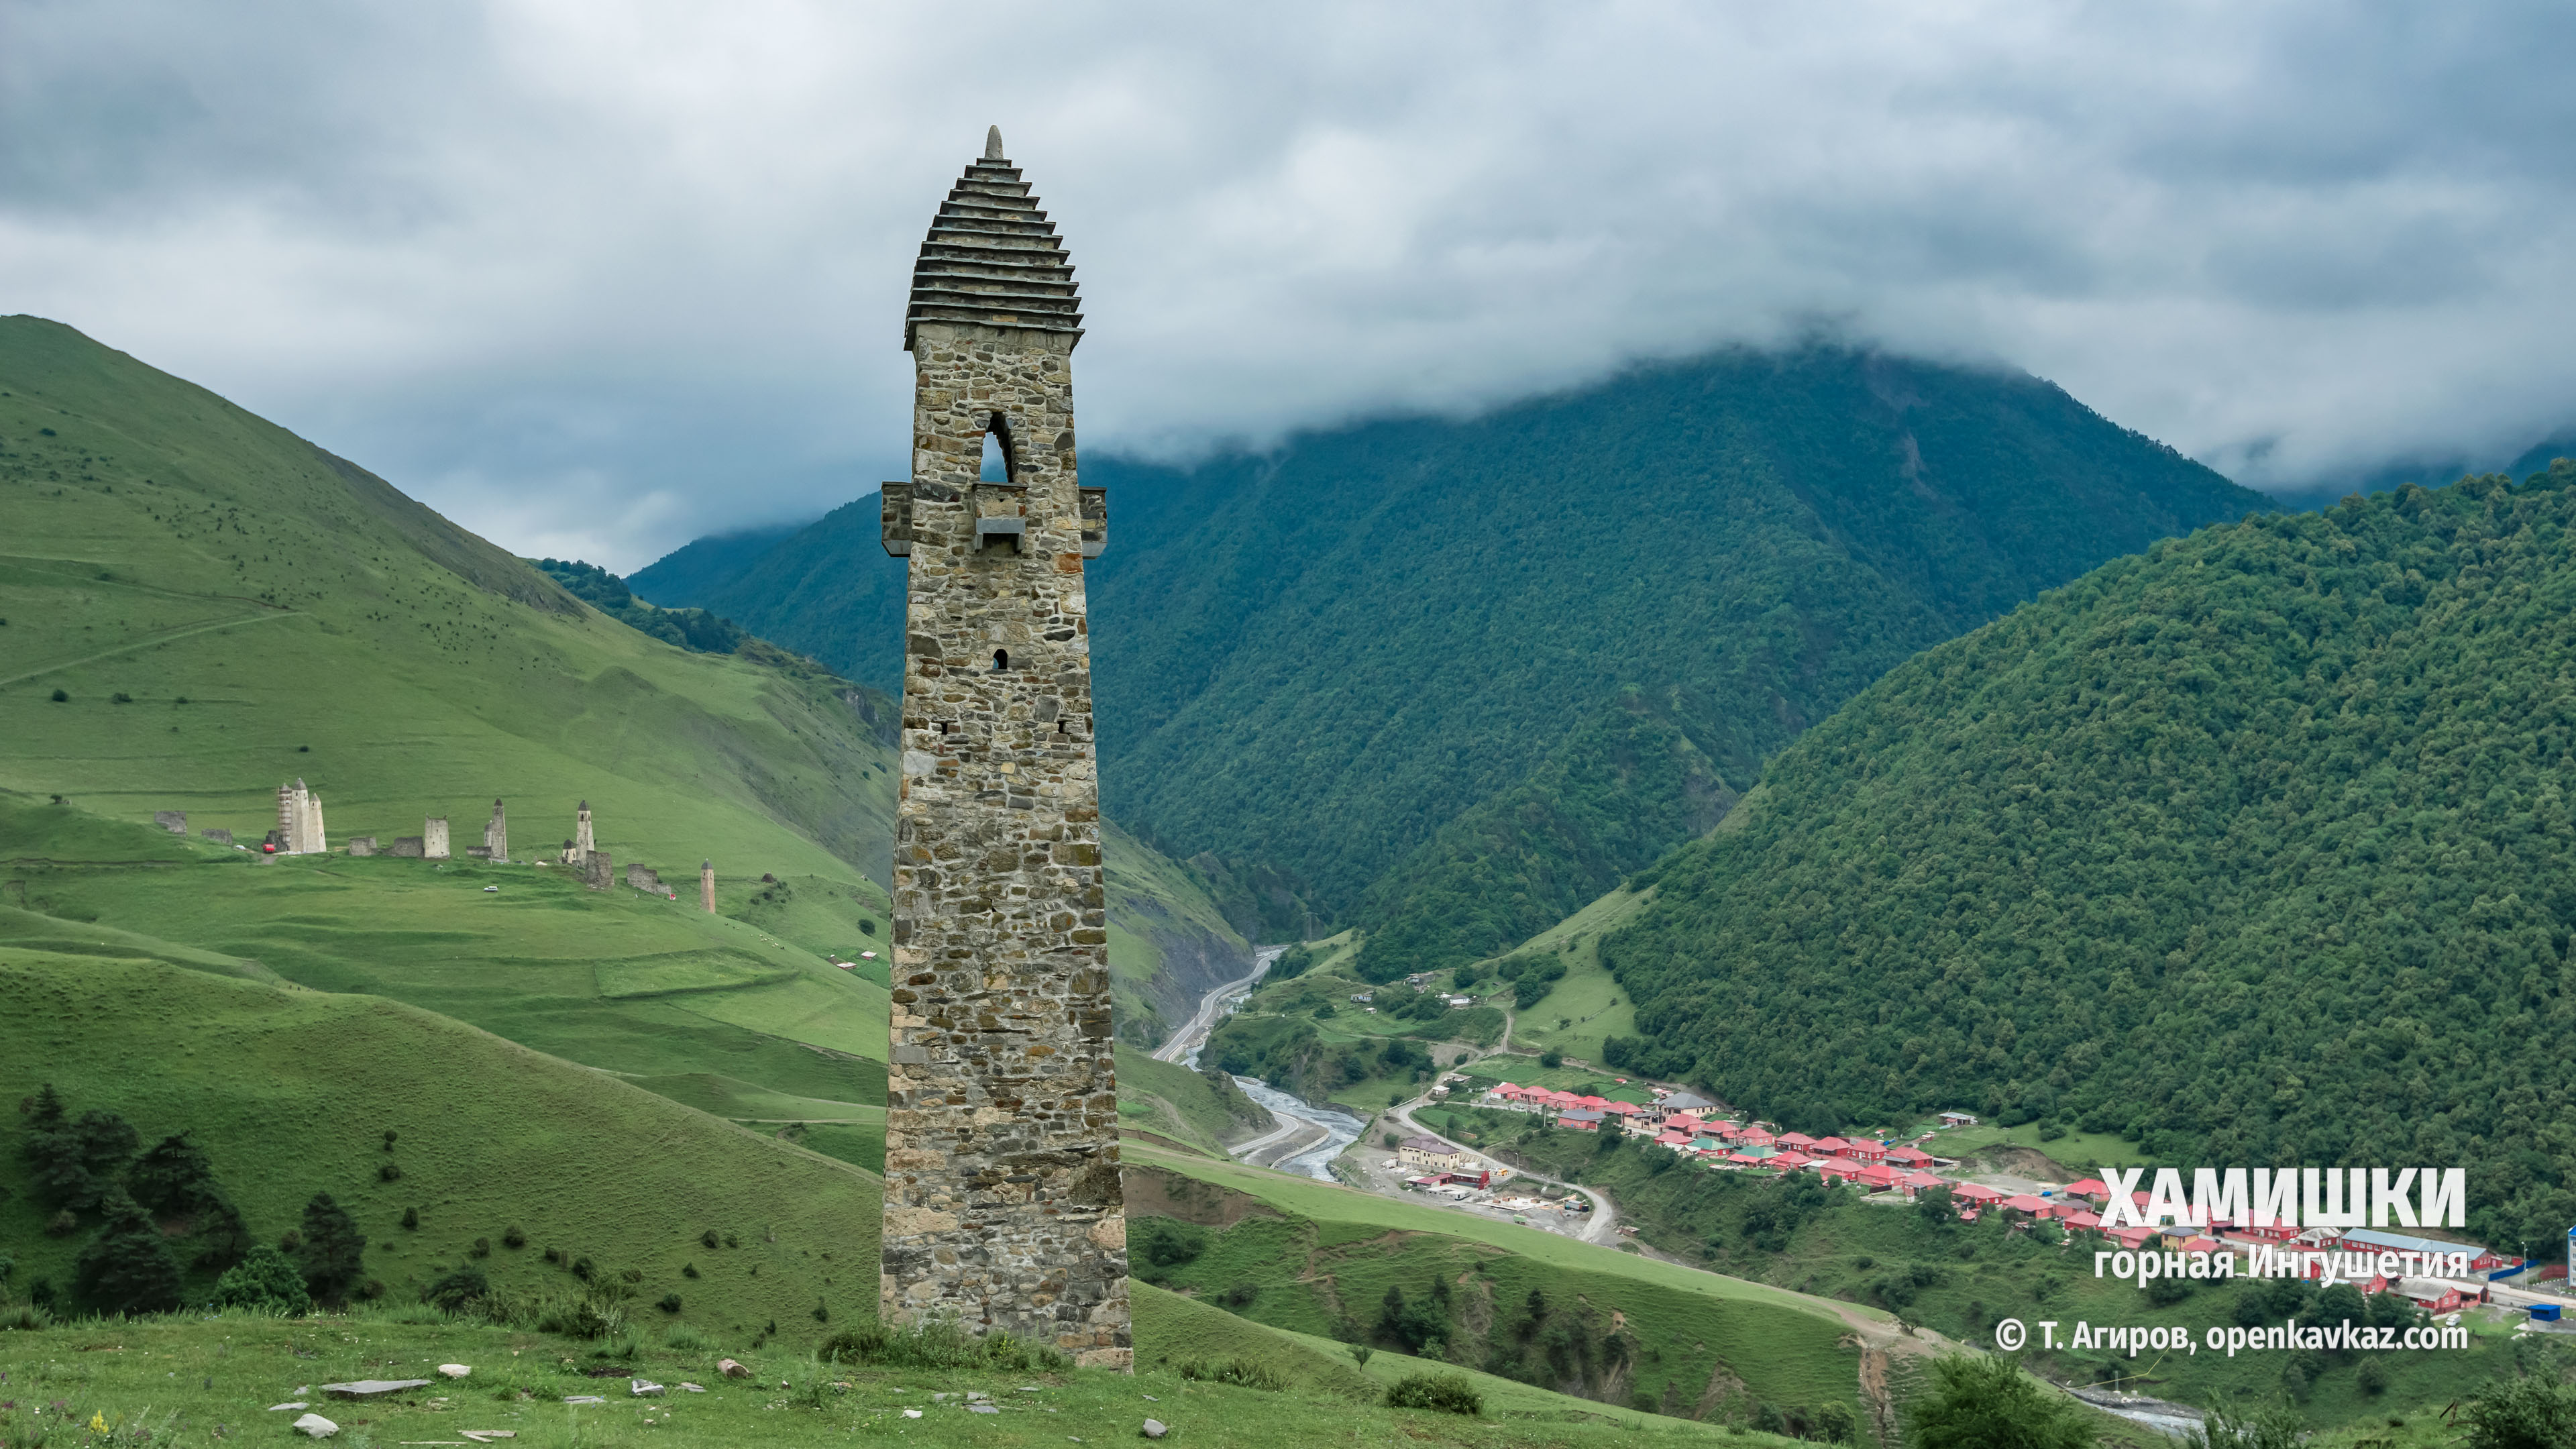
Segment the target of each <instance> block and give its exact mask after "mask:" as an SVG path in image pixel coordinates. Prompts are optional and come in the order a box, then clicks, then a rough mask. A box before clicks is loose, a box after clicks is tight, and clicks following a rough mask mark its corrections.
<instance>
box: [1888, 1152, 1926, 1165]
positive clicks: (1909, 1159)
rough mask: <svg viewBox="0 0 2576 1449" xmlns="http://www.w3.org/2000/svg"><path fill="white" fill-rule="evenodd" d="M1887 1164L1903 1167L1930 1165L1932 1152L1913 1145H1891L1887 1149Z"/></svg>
mask: <svg viewBox="0 0 2576 1449" xmlns="http://www.w3.org/2000/svg"><path fill="white" fill-rule="evenodd" d="M1887 1165H1888V1166H1890V1167H1903V1168H1920V1167H1930V1166H1931V1165H1932V1154H1931V1153H1929V1152H1925V1151H1922V1150H1920V1149H1918V1148H1913V1147H1891V1148H1889V1149H1887Z"/></svg>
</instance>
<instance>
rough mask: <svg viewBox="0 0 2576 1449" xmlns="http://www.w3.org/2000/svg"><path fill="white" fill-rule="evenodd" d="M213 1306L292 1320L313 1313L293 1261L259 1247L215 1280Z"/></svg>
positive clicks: (278, 1253)
mask: <svg viewBox="0 0 2576 1449" xmlns="http://www.w3.org/2000/svg"><path fill="white" fill-rule="evenodd" d="M214 1306H215V1307H217V1308H246V1309H248V1310H250V1311H251V1312H253V1313H273V1314H277V1315H279V1316H280V1317H288V1318H292V1317H296V1316H299V1315H302V1314H306V1313H310V1312H312V1311H313V1295H312V1293H311V1292H310V1291H309V1290H308V1289H306V1288H305V1286H304V1275H303V1274H302V1273H301V1272H299V1271H297V1269H296V1266H295V1263H294V1261H293V1260H292V1259H290V1258H288V1257H287V1256H286V1255H285V1254H284V1253H281V1252H279V1251H278V1250H277V1249H275V1248H272V1247H270V1246H269V1245H268V1244H266V1243H262V1244H260V1245H259V1246H257V1247H255V1248H252V1249H251V1250H250V1252H249V1253H248V1254H247V1255H245V1256H244V1257H243V1258H242V1260H241V1261H240V1262H238V1263H235V1264H234V1265H233V1266H231V1267H230V1268H227V1269H225V1270H224V1276H222V1277H221V1278H218V1279H216V1280H215V1297H214Z"/></svg>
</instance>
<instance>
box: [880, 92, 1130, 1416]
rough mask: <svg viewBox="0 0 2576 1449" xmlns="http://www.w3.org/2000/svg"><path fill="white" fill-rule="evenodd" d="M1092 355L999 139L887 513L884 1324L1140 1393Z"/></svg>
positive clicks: (943, 229)
mask: <svg viewBox="0 0 2576 1449" xmlns="http://www.w3.org/2000/svg"><path fill="white" fill-rule="evenodd" d="M1081 340H1082V313H1081V311H1080V303H1079V301H1078V300H1077V298H1076V296H1075V292H1074V282H1073V266H1072V264H1071V262H1070V261H1069V260H1068V259H1067V258H1066V255H1065V250H1064V246H1063V243H1062V242H1060V241H1059V240H1057V238H1056V235H1055V227H1054V226H1053V225H1052V224H1051V223H1049V222H1048V221H1047V217H1046V213H1045V212H1043V211H1040V210H1038V209H1037V203H1036V198H1034V197H1032V196H1031V195H1029V186H1028V183H1027V182H1025V181H1023V180H1021V179H1020V173H1019V171H1018V170H1017V169H1016V168H1015V167H1013V166H1012V165H1011V163H1010V162H1009V161H1008V160H1007V159H1005V158H1004V157H1003V155H1002V137H1001V132H1000V131H999V130H998V129H996V130H994V131H992V132H991V133H989V134H988V136H987V137H986V140H985V145H984V156H983V159H981V160H980V161H977V162H975V163H974V164H973V165H970V166H968V167H967V168H966V174H965V175H964V176H963V177H961V178H959V180H958V182H957V185H956V186H955V188H954V189H952V190H951V191H950V192H949V193H948V200H947V201H946V202H945V203H943V204H942V205H941V206H940V208H939V215H938V217H937V218H936V219H935V220H933V221H932V222H931V224H930V236H929V239H928V240H927V241H925V242H923V243H922V248H921V257H920V260H919V261H918V262H916V263H915V264H914V267H913V279H912V304H911V307H910V309H909V310H908V311H907V312H906V314H905V317H904V325H903V345H904V348H905V350H907V351H909V352H910V353H911V354H912V361H913V375H914V391H913V421H912V479H911V481H910V482H909V483H888V484H886V485H885V492H884V528H885V548H886V552H888V553H890V554H893V555H896V556H897V557H903V558H908V559H910V561H911V562H910V578H911V582H910V587H909V593H908V596H907V601H906V609H905V622H904V678H903V775H902V784H901V806H900V811H899V814H898V816H897V820H896V826H895V858H894V872H895V886H894V947H893V950H894V1016H893V1042H892V1048H893V1049H892V1051H891V1053H890V1054H889V1055H890V1065H889V1066H888V1068H887V1081H886V1103H887V1114H886V1194H885V1235H884V1262H883V1277H882V1279H881V1287H880V1294H881V1310H882V1315H883V1321H885V1322H887V1323H917V1322H923V1321H927V1320H930V1319H948V1320H951V1321H954V1322H956V1323H958V1324H959V1325H960V1326H961V1327H963V1328H965V1329H966V1330H967V1331H969V1332H972V1333H979V1334H980V1333H988V1332H992V1331H995V1330H1004V1331H1008V1332H1010V1333H1013V1334H1017V1335H1021V1336H1024V1337H1027V1338H1030V1339H1035V1340H1038V1341H1040V1342H1045V1343H1050V1344H1054V1345H1056V1346H1057V1347H1059V1348H1061V1349H1062V1350H1064V1351H1065V1352H1067V1353H1070V1354H1072V1355H1074V1357H1075V1359H1076V1361H1077V1362H1081V1363H1086V1364H1096V1365H1104V1366H1114V1367H1126V1366H1127V1365H1128V1364H1129V1363H1130V1362H1131V1361H1132V1358H1133V1350H1132V1348H1131V1341H1130V1339H1129V1336H1128V1306H1127V1230H1126V1218H1125V1216H1124V1209H1123V1199H1122V1197H1121V1195H1120V1191H1119V1185H1118V1139H1117V1116H1118V1104H1117V1098H1116V1085H1117V1084H1116V1081H1115V1077H1114V1069H1113V1067H1112V1064H1111V1058H1110V1019H1109V950H1108V940H1109V935H1108V930H1107V919H1106V916H1105V914H1104V911H1105V907H1106V900H1105V897H1104V895H1103V887H1102V882H1101V873H1100V793H1099V785H1098V782H1097V779H1096V778H1095V775H1094V773H1093V763H1092V742H1091V665H1090V653H1089V645H1090V639H1089V637H1088V628H1089V626H1088V623H1087V621H1086V620H1085V618H1084V609H1085V603H1084V598H1083V575H1082V561H1083V559H1084V558H1086V557H1090V556H1093V555H1096V554H1098V553H1099V551H1100V548H1101V545H1102V543H1103V541H1104V540H1105V537H1106V526H1107V519H1108V509H1107V506H1106V503H1105V501H1104V500H1105V495H1104V494H1103V492H1102V491H1101V490H1099V489H1096V488H1083V487H1081V486H1080V485H1079V484H1078V483H1077V482H1076V480H1075V476H1074V452H1073V390H1072V357H1073V349H1074V344H1075V343H1077V342H1079V341H1081ZM987 438H990V439H991V440H992V441H993V443H994V444H995V445H996V447H997V450H998V452H999V454H1000V457H1001V466H1000V467H999V468H998V469H997V470H994V471H996V472H997V473H998V475H999V476H997V477H991V478H987V477H984V476H982V473H983V471H984V470H983V468H982V463H983V459H984V456H985V451H986V446H985V445H986V439H987Z"/></svg>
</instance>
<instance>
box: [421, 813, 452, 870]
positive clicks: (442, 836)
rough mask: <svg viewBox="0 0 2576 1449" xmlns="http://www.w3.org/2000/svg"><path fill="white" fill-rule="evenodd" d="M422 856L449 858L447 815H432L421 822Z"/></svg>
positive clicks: (431, 858)
mask: <svg viewBox="0 0 2576 1449" xmlns="http://www.w3.org/2000/svg"><path fill="white" fill-rule="evenodd" d="M420 858H421V859H423V860H445V859H447V817H446V816H444V815H432V816H431V817H429V818H428V819H426V820H424V821H422V822H420Z"/></svg>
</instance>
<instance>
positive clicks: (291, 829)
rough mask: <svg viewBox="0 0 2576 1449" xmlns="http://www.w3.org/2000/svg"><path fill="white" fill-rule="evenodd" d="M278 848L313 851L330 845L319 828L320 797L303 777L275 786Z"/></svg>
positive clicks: (298, 852)
mask: <svg viewBox="0 0 2576 1449" xmlns="http://www.w3.org/2000/svg"><path fill="white" fill-rule="evenodd" d="M277 848H278V851H279V853H280V854H284V855H314V854H319V853H321V852H324V851H327V850H329V849H330V848H331V846H330V843H329V838H328V837H327V836H326V835H325V834H324V833H323V829H322V797H321V796H319V795H316V794H314V793H313V792H312V791H311V790H310V789H308V788H306V786H305V784H304V782H303V781H302V780H297V781H294V782H293V783H291V784H285V785H280V786H278V787H277Z"/></svg>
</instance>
